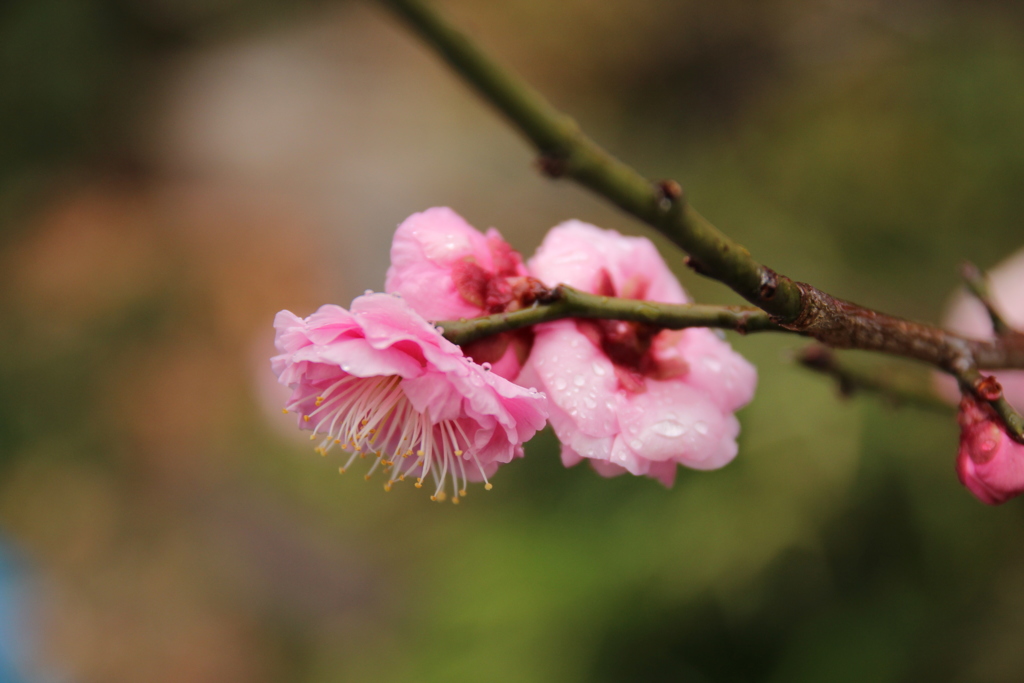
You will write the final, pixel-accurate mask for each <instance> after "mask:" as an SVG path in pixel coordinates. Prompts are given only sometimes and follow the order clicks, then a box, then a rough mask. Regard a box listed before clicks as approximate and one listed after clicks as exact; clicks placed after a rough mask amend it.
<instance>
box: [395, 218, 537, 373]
mask: <svg viewBox="0 0 1024 683" xmlns="http://www.w3.org/2000/svg"><path fill="white" fill-rule="evenodd" d="M535 284H536V283H535V282H534V281H532V280H531V278H529V277H528V275H527V272H526V268H525V267H524V266H523V259H522V257H521V256H520V255H519V253H518V252H517V251H515V250H514V249H513V248H512V247H511V246H510V245H509V244H508V243H507V242H506V241H505V240H504V239H502V237H501V234H500V233H499V232H498V231H497V230H495V229H494V228H491V229H490V230H488V231H487V234H486V235H484V234H482V233H480V231H478V230H477V229H476V228H474V227H473V226H471V225H470V224H469V223H467V222H466V221H465V220H464V219H463V218H462V216H460V215H459V214H457V213H455V212H454V211H452V210H451V209H449V208H447V207H435V208H432V209H427V210H426V211H423V212H422V213H414V214H413V215H411V216H409V217H408V218H406V219H405V221H403V222H402V224H401V225H400V226H398V230H397V231H395V237H394V240H393V241H392V243H391V267H390V268H388V273H387V279H386V280H385V284H384V289H385V291H387V292H393V293H395V294H399V295H401V296H402V298H404V299H405V300H406V301H408V302H409V305H410V306H412V308H413V310H415V311H416V312H417V313H419V314H420V315H421V316H423V317H424V318H426V319H427V320H434V321H437V320H455V319H458V318H475V317H479V316H482V315H490V314H492V313H503V312H505V311H514V310H517V309H518V308H521V307H522V306H524V305H528V304H530V303H532V302H533V298H532V297H533V294H534V286H535ZM531 338H532V335H531V333H530V331H529V330H524V331H518V332H509V333H505V334H500V335H495V336H493V337H488V338H487V339H484V340H481V341H479V342H476V343H474V344H469V345H467V346H466V347H465V348H464V351H465V354H466V355H467V356H469V357H471V358H472V359H473V360H475V361H476V362H477V363H484V362H489V363H491V364H492V368H493V371H494V372H495V373H496V374H498V375H500V376H502V377H505V378H507V379H514V378H515V376H516V375H518V374H519V370H520V368H521V367H522V364H523V362H524V361H525V359H526V356H527V355H528V354H529V349H530V341H531Z"/></svg>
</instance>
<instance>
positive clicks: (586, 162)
mask: <svg viewBox="0 0 1024 683" xmlns="http://www.w3.org/2000/svg"><path fill="white" fill-rule="evenodd" d="M383 2H385V3H386V4H387V5H389V6H390V7H391V8H392V9H393V10H394V11H395V12H396V13H397V14H398V15H399V17H401V18H402V19H403V20H405V21H406V22H407V23H408V24H409V25H410V26H411V27H412V28H413V30H415V31H416V32H417V33H418V34H419V35H420V37H421V38H422V39H423V40H424V41H425V42H426V43H427V44H428V45H430V46H431V47H433V48H434V49H435V50H436V51H437V52H438V54H439V55H440V56H441V57H442V58H444V59H445V61H446V62H447V63H448V65H449V66H451V67H452V68H453V69H454V70H455V71H457V72H458V73H459V74H460V75H462V77H463V78H465V79H466V81H467V82H468V83H469V84H470V85H471V86H472V87H474V88H475V89H476V90H477V92H478V93H479V94H480V95H481V96H482V97H483V98H484V99H486V100H487V101H489V102H490V103H491V104H492V105H494V106H495V107H496V108H497V109H498V111H499V112H501V113H502V114H504V116H505V117H506V118H507V119H508V120H509V121H510V122H511V123H512V124H513V125H514V126H515V127H516V128H518V129H519V131H520V132H521V133H522V134H523V135H525V136H526V138H527V139H528V140H530V142H532V143H533V145H534V146H535V147H536V149H537V150H538V152H539V153H540V167H541V169H542V170H543V171H544V172H545V173H547V174H548V175H550V176H552V177H562V176H564V177H567V178H571V179H573V180H575V181H576V182H578V183H580V184H581V185H583V186H585V187H587V188H589V189H591V190H593V191H594V192H595V193H597V194H598V195H600V196H603V197H605V198H606V199H608V200H609V201H611V202H612V203H614V204H615V205H617V206H618V207H619V208H621V209H623V210H624V211H626V212H627V213H630V214H632V215H633V216H635V217H637V218H639V219H640V220H641V221H643V222H645V223H647V224H648V225H650V226H651V227H653V228H655V229H656V230H658V231H659V232H661V233H662V234H663V235H665V236H666V237H668V238H669V239H670V240H672V241H673V242H674V243H675V244H676V245H678V246H679V247H680V248H682V249H683V250H684V251H685V252H687V254H689V256H688V258H687V264H688V265H690V267H691V268H693V269H694V270H696V271H697V272H699V273H701V274H702V275H706V276H708V277H710V278H713V279H715V280H718V281H720V282H722V283H724V284H726V285H728V286H729V287H731V288H732V289H733V290H734V291H735V292H737V293H738V294H739V295H740V296H742V297H743V298H744V299H746V300H747V301H749V302H750V303H752V304H754V305H755V306H757V307H758V308H760V309H761V310H763V311H764V312H766V313H767V314H768V315H769V316H770V317H771V320H772V321H773V322H774V323H776V324H777V325H778V326H780V327H783V328H786V329H788V330H790V331H792V332H797V333H800V334H805V335H807V336H811V337H813V338H815V339H817V340H818V341H819V342H821V343H822V344H825V345H826V346H830V347H833V348H846V349H863V350H868V351H879V352H882V353H887V354H892V355H897V356H902V357H905V358H912V359H916V360H920V361H924V362H926V363H930V364H931V365H934V366H935V367H938V368H940V369H942V370H944V371H946V372H949V373H950V374H953V375H956V376H957V377H960V378H961V379H962V378H963V373H964V372H966V371H967V370H968V369H973V370H974V371H975V372H976V371H977V368H978V367H979V364H981V365H983V366H985V367H1024V341H1022V340H1021V338H1020V337H1021V336H1020V335H1017V337H1018V338H1016V339H1004V338H1002V337H999V338H997V339H996V340H995V341H993V342H973V341H969V340H965V339H963V338H961V337H957V336H955V335H952V334H950V333H948V332H946V331H944V330H941V329H939V328H937V327H933V326H930V325H924V324H922V323H916V322H912V321H909V320H903V319H901V318H896V317H894V316H889V315H885V314H883V313H879V312H877V311H873V310H871V309H868V308H865V307H863V306H858V305H857V304H853V303H850V302H848V301H843V300H842V299H837V298H835V297H833V296H832V295H830V294H827V293H826V292H823V291H821V290H819V289H817V288H816V287H813V286H812V285H809V284H807V283H804V282H795V281H793V280H791V279H789V278H787V277H785V276H784V275H779V274H777V273H776V272H775V271H773V270H772V269H771V268H768V267H767V266H765V265H763V264H761V263H759V262H758V261H757V260H756V259H754V258H753V256H751V254H750V252H749V251H747V249H746V248H745V247H743V246H742V245H741V244H739V243H737V242H735V241H733V240H732V239H730V238H729V237H728V236H726V235H725V234H724V233H722V232H721V231H719V230H718V229H717V228H716V227H715V226H713V225H712V224H711V223H710V222H708V221H707V219H705V218H704V217H703V216H701V215H700V214H699V213H697V211H696V210H694V209H693V208H692V207H691V206H690V205H689V204H688V202H686V201H685V200H684V198H683V193H682V190H681V188H680V187H679V185H678V183H676V182H675V181H671V180H668V181H662V182H659V183H653V182H651V181H648V180H647V179H645V178H644V177H643V176H642V175H640V174H639V173H638V172H637V171H635V170H634V169H633V168H631V167H630V166H628V165H626V164H624V163H623V162H621V161H619V160H618V159H616V158H615V157H613V156H612V155H611V154H609V153H608V152H606V151H605V150H604V149H602V148H601V147H600V146H599V145H598V144H597V143H595V142H594V141H593V140H591V139H590V138H589V137H588V136H587V135H585V134H584V133H583V131H581V130H580V128H579V126H578V125H577V124H576V122H575V121H573V120H572V119H571V118H570V117H568V116H567V115H565V114H563V113H562V112H560V111H558V110H557V109H555V107H553V106H552V105H551V103H550V102H548V101H547V100H546V99H545V98H544V97H543V96H542V95H541V94H540V93H539V92H537V91H536V90H534V89H533V88H532V87H530V86H529V85H528V84H527V83H526V82H524V81H523V80H522V79H521V78H519V77H518V76H516V75H515V74H513V73H512V72H511V71H509V70H507V69H505V68H504V67H503V66H501V65H500V64H498V63H497V62H496V61H494V60H493V59H491V57H490V56H488V55H487V54H485V53H484V52H483V51H482V50H481V49H480V48H479V47H477V46H476V45H475V44H474V43H473V42H472V40H471V39H470V38H469V37H468V36H466V35H465V34H463V33H462V32H460V31H459V30H457V29H456V28H455V27H454V26H452V25H451V24H449V23H448V22H447V20H445V19H444V18H443V17H442V16H441V15H440V14H438V13H437V12H435V11H434V10H433V9H431V8H430V7H429V6H428V5H427V4H425V3H423V2H422V1H421V0H383ZM1000 400H1001V399H994V400H993V401H990V402H992V405H993V407H994V408H996V410H997V411H999V412H1000V415H1003V416H1004V420H1005V422H1006V426H1007V428H1008V429H1009V431H1010V433H1011V434H1012V435H1013V436H1014V438H1016V439H1017V440H1018V441H1021V442H1022V443H1024V419H1022V418H1021V417H1020V415H1018V414H1017V413H1016V412H1014V411H1013V409H1012V408H1010V407H1009V405H1008V404H1006V402H1005V400H1002V403H1001V404H1000V403H999V401H1000ZM997 404H998V405H997Z"/></svg>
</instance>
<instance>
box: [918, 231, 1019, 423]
mask: <svg viewBox="0 0 1024 683" xmlns="http://www.w3.org/2000/svg"><path fill="white" fill-rule="evenodd" d="M987 275H988V285H989V292H990V294H991V297H992V301H993V303H994V304H995V305H996V307H997V308H998V309H999V312H1000V314H1001V315H1002V316H1003V319H1004V320H1005V321H1006V322H1007V323H1008V324H1009V325H1010V326H1011V327H1014V328H1015V329H1018V330H1024V249H1022V250H1020V251H1018V252H1016V253H1015V254H1013V255H1012V256H1010V257H1009V258H1007V259H1005V260H1004V261H1002V262H1001V263H1000V264H999V265H997V266H996V267H995V268H993V269H992V270H990V271H988V273H987ZM943 322H944V324H945V326H946V328H947V329H949V330H950V331H952V332H956V333H958V334H962V335H964V336H966V337H972V338H974V339H992V338H993V337H994V336H995V332H994V331H993V329H992V321H991V320H990V319H989V317H988V313H987V312H986V311H985V307H984V306H983V305H982V304H981V302H979V301H978V300H977V299H976V298H975V297H973V296H971V295H970V294H968V293H967V292H966V291H960V292H958V293H957V294H956V296H955V297H954V298H953V301H952V303H951V304H950V306H949V310H948V312H947V313H946V317H945V319H944V321H943ZM992 374H994V375H995V377H996V379H997V380H999V383H1000V384H1001V385H1002V387H1003V395H1004V396H1006V400H1008V401H1009V402H1010V403H1011V404H1012V405H1013V406H1014V407H1015V408H1017V409H1018V410H1024V370H999V371H998V372H994V373H992ZM938 382H939V389H940V391H941V393H942V394H943V395H944V396H945V397H946V398H947V399H948V400H949V401H950V402H951V403H952V402H953V401H956V400H957V398H958V397H959V396H960V391H959V389H958V388H957V385H956V380H955V379H953V378H952V377H950V376H949V375H946V374H942V375H940V376H939V377H938Z"/></svg>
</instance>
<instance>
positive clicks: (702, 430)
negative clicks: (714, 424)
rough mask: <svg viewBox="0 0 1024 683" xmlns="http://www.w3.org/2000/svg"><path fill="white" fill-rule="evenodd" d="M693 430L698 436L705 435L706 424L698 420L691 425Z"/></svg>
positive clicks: (706, 430)
mask: <svg viewBox="0 0 1024 683" xmlns="http://www.w3.org/2000/svg"><path fill="white" fill-rule="evenodd" d="M693 428H694V429H695V430H696V431H697V433H698V434H707V433H708V423H707V422H704V421H702V420H698V421H697V422H694V423H693Z"/></svg>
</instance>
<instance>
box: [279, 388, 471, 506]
mask: <svg viewBox="0 0 1024 683" xmlns="http://www.w3.org/2000/svg"><path fill="white" fill-rule="evenodd" d="M401 383H402V378H401V377H399V376H397V375H390V376H386V377H354V376H352V375H348V376H346V377H344V378H342V379H340V380H338V381H337V382H334V383H333V384H331V385H330V386H328V387H326V388H321V389H319V390H318V391H317V392H315V393H312V394H308V395H306V396H303V397H302V398H300V399H298V400H296V401H294V402H292V403H291V404H289V406H288V407H287V408H286V409H285V410H287V411H294V410H298V409H299V407H300V406H302V407H303V408H307V409H308V403H309V401H310V400H312V401H313V410H311V411H310V412H308V413H303V415H302V419H303V421H304V422H306V423H308V424H311V425H313V433H312V434H311V435H310V437H309V438H310V440H311V441H315V440H316V439H317V438H318V437H319V438H320V439H321V440H320V443H319V445H317V446H316V448H314V449H313V450H315V451H316V452H317V453H320V454H321V455H327V452H328V451H330V450H331V449H332V448H334V447H335V446H337V447H338V448H339V449H341V450H345V451H350V452H351V456H350V457H349V459H348V461H347V462H346V463H345V464H344V465H343V466H342V467H339V468H338V471H339V472H341V473H342V474H344V473H345V472H346V471H347V470H348V468H349V467H350V466H351V465H352V463H353V462H354V461H355V459H356V458H365V457H366V456H367V455H369V456H371V457H372V458H373V464H372V465H371V466H370V469H369V471H368V472H367V473H366V479H367V480H369V479H370V477H371V476H372V475H373V473H374V472H375V471H376V470H377V468H378V467H380V468H381V469H382V470H383V472H384V473H385V474H386V475H387V477H388V478H387V480H386V481H385V482H384V490H385V491H390V490H391V486H392V485H393V484H395V483H396V482H400V481H405V479H406V477H408V476H415V477H416V484H415V486H416V488H421V487H422V486H423V481H424V480H425V479H426V478H427V477H432V478H433V482H434V484H435V488H434V493H433V495H431V496H430V499H431V500H437V501H443V500H445V499H446V498H447V497H448V494H447V493H446V492H445V486H446V484H447V483H449V482H450V483H451V490H452V502H453V503H458V502H459V497H460V496H465V495H466V484H467V479H466V466H467V465H468V466H470V467H473V466H475V467H476V468H477V469H478V470H479V472H480V474H481V476H482V477H483V480H484V482H485V484H484V488H486V489H488V490H489V489H490V488H491V484H490V482H488V481H487V475H486V474H485V473H484V469H483V466H482V465H481V464H480V461H479V459H478V458H477V456H476V453H475V452H474V449H473V448H472V445H471V442H470V440H469V438H468V437H467V435H466V432H465V430H464V429H463V426H462V424H461V423H460V421H459V420H457V419H456V420H442V421H440V422H434V421H433V420H431V419H430V415H429V411H428V412H422V413H421V412H419V411H417V410H416V409H415V408H413V406H412V403H410V401H409V399H408V397H407V396H406V395H405V392H404V391H402V387H401Z"/></svg>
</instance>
